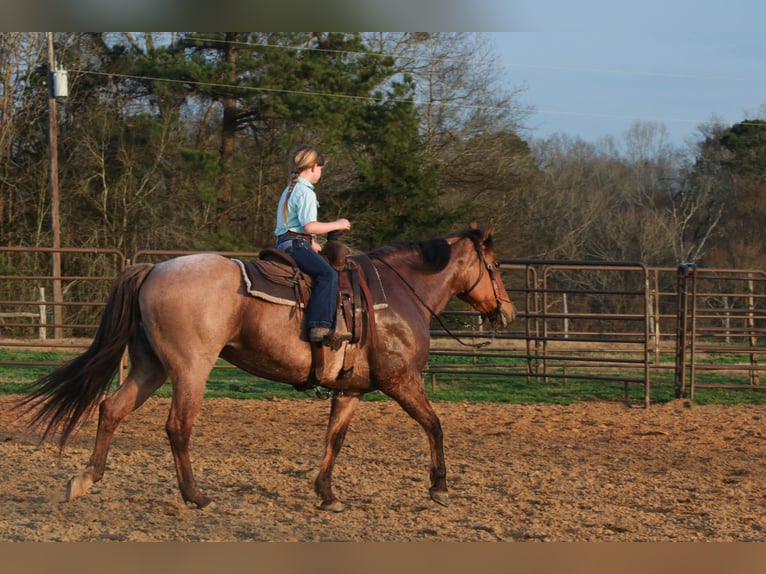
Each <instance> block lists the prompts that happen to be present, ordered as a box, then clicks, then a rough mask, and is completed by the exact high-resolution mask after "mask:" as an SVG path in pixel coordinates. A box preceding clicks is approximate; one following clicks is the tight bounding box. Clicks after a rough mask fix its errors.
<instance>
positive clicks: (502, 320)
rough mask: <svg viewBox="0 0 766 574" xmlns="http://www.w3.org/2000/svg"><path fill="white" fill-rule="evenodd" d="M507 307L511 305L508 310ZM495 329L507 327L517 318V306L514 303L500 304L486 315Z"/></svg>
mask: <svg viewBox="0 0 766 574" xmlns="http://www.w3.org/2000/svg"><path fill="white" fill-rule="evenodd" d="M506 307H510V310H507V309H506ZM486 318H487V319H488V320H489V322H490V323H491V324H492V326H493V327H494V328H495V329H507V328H508V327H509V326H510V325H511V323H513V321H514V319H516V307H515V306H514V305H502V304H501V305H498V306H497V309H495V310H494V311H493V312H492V313H490V314H489V315H487V316H486Z"/></svg>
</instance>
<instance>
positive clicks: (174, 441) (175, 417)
mask: <svg viewBox="0 0 766 574" xmlns="http://www.w3.org/2000/svg"><path fill="white" fill-rule="evenodd" d="M214 362H215V360H214V359H213V361H212V362H210V364H207V363H203V362H201V361H200V362H198V363H197V365H196V366H193V365H191V364H189V365H187V366H185V368H184V374H180V375H171V378H172V379H173V400H172V402H171V405H170V414H169V415H168V420H167V423H166V424H165V430H166V431H167V434H168V439H169V440H170V449H171V450H172V452H173V461H174V462H175V467H176V477H177V478H178V487H179V489H180V490H181V496H182V497H183V499H184V502H187V503H192V504H195V505H196V506H197V507H198V508H204V507H205V506H207V505H208V504H210V499H209V498H208V497H207V496H205V495H204V494H203V493H202V491H201V490H200V488H199V487H198V486H197V482H196V480H195V479H194V472H193V470H192V464H191V457H190V456H189V443H190V441H191V435H192V427H193V425H194V420H195V419H196V418H197V415H198V414H199V412H200V410H201V409H202V400H203V397H204V392H205V382H206V381H207V375H208V374H209V373H210V371H211V370H212V367H213V363H214Z"/></svg>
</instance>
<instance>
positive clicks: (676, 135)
mask: <svg viewBox="0 0 766 574" xmlns="http://www.w3.org/2000/svg"><path fill="white" fill-rule="evenodd" d="M651 1H652V0H649V4H651ZM551 3H553V4H556V3H557V2H548V5H550V4H551ZM667 3H668V4H669V5H673V6H676V5H683V4H685V2H684V1H683V0H680V1H677V2H673V0H667ZM566 4H567V3H563V2H562V5H566ZM570 4H571V5H573V6H574V5H577V6H578V7H579V12H578V21H584V22H586V23H587V26H585V25H582V26H581V25H579V24H577V23H576V21H575V20H572V23H567V15H566V14H559V16H558V19H557V20H555V21H551V20H548V21H544V19H543V18H542V15H541V16H540V17H539V18H537V19H536V18H535V17H532V15H531V10H532V9H531V8H530V9H529V11H528V13H527V20H525V21H523V22H522V24H523V25H522V26H521V28H522V29H521V30H519V31H509V32H491V33H489V34H488V36H489V37H490V38H491V39H492V41H493V42H494V44H495V54H496V58H497V64H498V66H499V67H500V71H502V72H503V75H504V76H505V77H506V78H507V81H508V84H509V86H517V87H519V86H520V87H523V88H524V91H523V92H522V93H521V94H520V96H519V100H520V101H521V103H523V104H524V105H525V106H531V107H532V108H534V109H536V110H537V111H536V112H535V113H533V114H532V115H531V116H530V117H529V118H528V120H527V122H526V124H527V126H528V127H529V128H530V130H531V132H530V133H531V135H532V136H533V137H540V138H544V137H547V136H549V135H551V134H553V133H563V134H567V135H570V136H573V137H580V138H582V139H584V140H586V141H590V142H596V141H598V140H599V139H600V138H602V137H605V136H613V137H614V138H615V140H616V141H617V142H618V143H619V142H620V141H622V140H623V139H624V135H625V132H626V131H627V130H628V129H629V128H630V126H631V125H633V124H634V123H635V122H636V121H642V122H657V123H660V124H662V125H664V127H665V128H666V129H667V131H668V135H669V139H670V142H671V143H672V144H674V145H678V146H684V145H685V144H686V143H687V142H689V141H692V142H693V141H695V140H696V139H699V137H700V131H699V127H700V125H701V124H705V123H708V122H710V121H711V120H716V121H719V122H723V123H724V125H733V124H735V123H737V122H740V121H743V120H745V119H753V118H761V119H766V32H764V29H763V28H764V23H765V22H766V2H762V1H759V2H755V1H751V0H733V1H730V2H726V3H721V4H723V5H724V7H726V6H728V7H729V9H728V10H723V11H720V10H715V11H710V12H708V13H706V12H705V11H704V6H705V4H706V2H705V1H704V0H702V1H698V3H697V4H698V6H700V7H702V8H703V9H702V10H697V11H695V12H694V14H695V16H694V18H693V19H691V20H687V21H682V20H683V18H682V16H683V13H678V16H679V20H681V24H682V25H679V26H671V25H670V23H671V20H672V15H673V14H672V13H670V12H666V13H665V14H664V16H663V17H664V18H665V20H663V19H662V17H659V18H658V19H657V20H652V21H650V20H651V19H650V18H649V17H648V16H646V15H636V16H635V18H633V19H634V20H635V25H632V26H628V25H626V22H627V21H628V20H630V19H631V15H626V16H623V17H622V18H621V19H620V20H619V21H617V22H616V23H614V22H613V21H612V19H613V18H614V14H613V13H612V12H611V11H608V12H605V11H602V10H598V9H595V8H593V9H592V11H590V12H583V10H587V8H588V5H589V4H598V2H588V1H586V2H585V5H583V4H580V3H570ZM538 20H539V22H538ZM610 22H612V23H611V24H610ZM651 24H653V25H651ZM537 27H539V28H541V29H540V30H536V29H535V28H537Z"/></svg>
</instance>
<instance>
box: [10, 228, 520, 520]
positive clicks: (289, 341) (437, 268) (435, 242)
mask: <svg viewBox="0 0 766 574" xmlns="http://www.w3.org/2000/svg"><path fill="white" fill-rule="evenodd" d="M492 223H493V222H492V220H490V223H489V224H488V227H487V228H486V230H485V231H481V230H480V229H479V228H478V227H477V226H476V224H475V222H471V225H470V226H469V228H467V229H466V230H463V231H458V232H452V233H448V234H446V235H443V236H441V237H438V238H435V239H430V240H425V241H408V242H399V243H396V244H391V245H387V246H384V247H381V248H378V249H376V250H373V251H371V252H369V253H367V256H368V257H369V260H370V261H371V262H372V263H373V266H374V268H375V273H376V274H377V275H378V276H379V278H380V283H381V285H382V287H383V290H384V292H385V297H386V305H385V306H383V308H379V309H377V310H376V311H375V321H374V326H375V327H374V328H375V331H376V332H375V337H371V338H369V339H368V340H367V341H366V342H365V343H364V345H362V346H360V347H359V348H358V349H356V352H355V353H354V354H353V355H352V356H353V358H354V361H353V365H352V368H351V369H350V370H348V371H346V372H345V376H344V377H338V378H336V379H332V378H330V379H329V380H325V381H323V383H322V387H323V388H324V389H326V390H327V391H328V395H329V396H330V397H331V401H330V403H331V404H330V417H329V423H328V427H327V431H326V436H325V450H324V457H323V459H322V462H321V467H320V469H319V472H318V474H317V476H316V479H315V481H314V485H313V486H314V491H315V493H316V494H317V496H318V498H319V499H320V501H321V502H320V504H319V506H318V507H319V508H321V509H325V510H332V511H341V510H342V509H343V503H342V502H341V501H340V500H339V499H338V498H337V496H336V495H335V493H334V492H333V488H332V472H333V468H334V465H335V460H336V457H337V455H338V453H339V451H340V450H341V447H342V445H343V441H344V438H345V435H346V431H347V429H348V427H349V424H350V422H351V420H352V417H353V415H354V412H355V410H356V408H357V406H358V403H359V401H360V398H361V397H362V396H363V395H364V394H366V393H369V392H372V391H380V392H382V393H384V394H385V395H387V396H388V397H390V398H392V399H393V400H394V401H396V402H397V403H398V404H399V405H400V406H401V407H402V409H404V411H405V412H406V413H408V414H409V415H410V416H411V417H412V418H413V419H414V420H416V421H417V422H418V423H419V424H420V426H421V427H422V428H423V430H424V431H425V433H426V435H427V437H428V444H429V447H430V464H429V470H430V487H429V495H430V498H431V500H433V501H434V502H435V503H437V504H440V505H442V506H448V505H449V494H448V490H447V480H446V475H447V473H446V465H445V459H444V446H443V433H442V427H441V422H440V420H439V417H438V416H437V415H436V413H435V412H434V409H433V407H432V405H431V403H430V402H429V400H428V397H427V396H426V392H425V389H424V382H423V378H422V374H421V373H422V371H423V369H424V367H425V365H426V362H427V358H428V354H429V343H430V322H431V320H432V318H434V317H437V315H438V314H439V313H441V312H442V311H443V310H444V309H445V308H446V306H447V303H448V302H449V301H450V300H451V299H452V298H453V297H455V296H457V297H458V298H460V299H461V300H463V301H465V302H467V303H469V304H470V306H472V307H473V308H474V309H475V310H476V311H478V312H479V313H480V314H481V316H482V318H483V319H485V320H488V321H489V322H490V323H491V324H492V326H493V328H494V329H496V330H497V329H504V328H506V327H508V325H509V324H510V323H511V321H512V320H513V319H514V318H515V313H516V310H515V307H514V305H513V303H512V302H511V300H510V298H509V297H508V293H507V292H506V289H505V287H504V286H503V283H502V280H501V277H500V274H499V273H498V272H497V267H498V262H497V259H496V257H495V252H494V246H493V243H494V242H493V240H492V235H491V230H492ZM352 257H353V256H352ZM302 316H303V313H296V311H295V308H290V307H287V306H285V305H279V304H275V303H274V302H269V301H265V300H262V299H259V298H256V297H253V296H252V295H250V294H248V293H247V291H246V289H245V288H244V287H243V277H242V275H241V269H240V267H239V265H238V263H237V262H236V261H235V260H232V259H230V258H227V257H225V256H222V255H218V254H212V253H200V254H190V255H183V256H179V257H175V258H172V259H168V260H165V261H162V262H160V263H156V264H152V263H138V264H134V265H131V266H128V267H126V268H125V270H123V271H122V272H121V273H120V274H119V275H118V276H117V278H116V279H115V282H114V284H113V285H112V288H111V291H110V293H109V296H108V299H107V302H106V306H105V309H104V312H103V315H102V317H101V321H100V324H99V327H98V329H97V332H96V334H95V336H94V339H93V341H92V343H91V345H90V347H89V348H88V349H87V350H86V351H85V352H83V353H82V354H81V355H79V356H78V357H76V358H74V359H72V360H71V361H70V362H68V363H66V364H64V365H62V366H60V367H58V368H57V369H55V370H54V371H52V372H51V373H49V374H48V375H46V376H44V377H42V378H40V379H38V380H37V381H35V382H34V383H31V388H30V389H29V393H28V394H26V395H25V396H24V397H23V398H22V399H20V405H18V406H22V407H23V408H25V409H26V414H30V413H31V414H32V417H31V420H30V422H29V425H30V427H33V428H40V427H42V438H41V441H44V440H46V438H47V437H48V436H49V435H52V434H56V433H59V434H60V440H59V444H60V448H61V449H63V448H64V446H65V443H66V442H67V439H68V438H69V437H70V435H71V434H72V433H74V432H77V431H79V430H80V429H81V428H82V425H83V424H84V423H85V422H86V421H87V420H88V419H89V418H90V417H91V416H93V415H94V414H95V410H96V407H97V406H98V426H97V431H96V438H95V445H94V448H93V451H92V454H91V456H90V459H89V461H88V464H87V466H86V467H85V468H84V469H83V470H82V471H81V472H79V474H77V475H75V476H74V477H72V478H71V479H70V480H69V481H68V483H67V491H66V500H68V501H69V500H73V499H74V498H76V497H78V496H80V495H82V494H84V493H85V492H86V491H87V490H88V488H90V487H91V486H92V485H93V484H94V483H96V482H98V481H99V480H100V479H101V478H102V477H103V475H104V471H105V467H106V459H107V454H108V451H109V446H110V443H111V440H112V437H113V435H114V433H115V431H116V429H117V427H118V425H119V424H120V422H121V421H122V420H123V419H124V418H125V417H126V416H127V415H128V414H129V413H131V412H132V411H134V410H135V409H137V408H139V407H140V406H141V405H142V404H143V403H144V402H145V401H146V400H147V399H148V398H149V397H150V396H151V395H152V394H153V393H154V392H155V391H156V390H157V389H158V388H159V387H160V386H161V385H163V384H164V383H165V382H166V381H167V380H168V379H170V381H171V384H172V398H171V406H170V409H169V414H168V418H167V420H166V424H165V430H166V433H167V436H168V438H169V442H170V448H171V451H172V454H173V460H174V463H175V470H176V475H177V481H178V487H179V489H180V492H181V496H182V497H183V500H184V502H185V503H186V504H187V505H189V506H192V507H194V506H196V507H198V508H203V507H205V506H206V505H207V504H209V503H210V501H211V499H210V498H209V497H208V496H207V495H206V494H205V493H204V492H203V491H202V490H201V489H200V487H199V486H198V485H197V483H196V481H195V478H194V473H193V470H192V464H191V459H190V454H189V443H190V439H191V436H192V427H193V424H194V420H195V417H196V416H197V415H198V413H199V412H200V409H201V406H202V403H203V395H204V390H205V385H206V381H207V378H208V376H209V374H210V372H211V370H212V368H213V366H214V364H215V363H216V361H217V360H218V358H219V357H221V358H223V359H225V360H226V361H228V362H229V363H231V364H232V365H235V366H236V367H239V368H240V369H242V370H244V371H246V372H248V373H251V374H253V375H256V376H258V377H261V378H265V379H269V380H273V381H278V382H282V383H286V384H288V385H293V386H294V387H295V388H296V389H303V388H305V386H306V384H307V381H309V380H310V378H311V369H312V351H311V345H312V343H310V342H309V341H308V340H307V339H306V338H305V335H304V334H303V329H302ZM344 345H348V343H344ZM126 348H127V352H128V357H129V365H130V366H129V370H128V373H127V377H126V378H125V380H124V382H123V383H122V384H121V385H120V386H119V387H118V388H117V389H116V390H114V391H111V392H110V390H109V389H110V386H111V385H112V381H113V379H114V377H115V374H116V373H117V371H118V369H119V368H120V364H121V361H122V360H123V357H124V353H125V349H126ZM328 355H330V359H329V360H328V361H327V364H326V365H325V368H326V369H329V368H330V367H332V365H333V360H334V359H333V358H332V357H333V356H335V355H337V356H338V357H341V359H336V360H335V362H336V363H337V361H338V360H341V361H342V356H343V353H342V352H340V351H338V352H336V353H331V352H328ZM336 367H337V365H336Z"/></svg>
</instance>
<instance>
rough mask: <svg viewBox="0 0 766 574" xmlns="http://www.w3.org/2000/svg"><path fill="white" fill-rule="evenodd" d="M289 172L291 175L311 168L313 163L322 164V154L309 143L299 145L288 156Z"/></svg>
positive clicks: (293, 175)
mask: <svg viewBox="0 0 766 574" xmlns="http://www.w3.org/2000/svg"><path fill="white" fill-rule="evenodd" d="M290 158H291V159H290V164H291V165H290V174H291V176H292V177H295V176H296V175H298V174H300V173H301V172H303V171H305V170H307V169H311V168H312V167H314V166H315V165H318V166H320V167H321V166H323V165H324V156H323V155H322V153H321V152H320V151H318V150H317V149H316V148H315V147H312V146H310V145H299V146H298V147H296V148H295V149H294V150H293V152H292V154H291V156H290Z"/></svg>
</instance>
